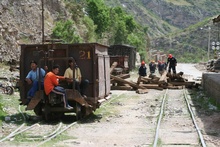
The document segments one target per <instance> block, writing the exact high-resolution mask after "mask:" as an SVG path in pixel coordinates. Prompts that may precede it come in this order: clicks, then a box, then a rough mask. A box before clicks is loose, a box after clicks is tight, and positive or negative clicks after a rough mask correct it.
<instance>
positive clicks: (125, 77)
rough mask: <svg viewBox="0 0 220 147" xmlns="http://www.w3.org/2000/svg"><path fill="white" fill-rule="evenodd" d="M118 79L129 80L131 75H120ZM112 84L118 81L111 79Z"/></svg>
mask: <svg viewBox="0 0 220 147" xmlns="http://www.w3.org/2000/svg"><path fill="white" fill-rule="evenodd" d="M117 77H120V78H122V79H127V78H130V74H121V75H118V76H117ZM111 83H117V81H115V80H114V79H111Z"/></svg>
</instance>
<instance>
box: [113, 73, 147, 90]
mask: <svg viewBox="0 0 220 147" xmlns="http://www.w3.org/2000/svg"><path fill="white" fill-rule="evenodd" d="M110 76H111V78H113V79H114V80H116V81H119V82H122V83H125V84H129V85H130V86H131V87H134V88H136V89H146V88H145V87H143V86H139V85H138V84H136V83H134V82H129V81H126V80H124V79H122V78H120V77H117V76H113V75H110Z"/></svg>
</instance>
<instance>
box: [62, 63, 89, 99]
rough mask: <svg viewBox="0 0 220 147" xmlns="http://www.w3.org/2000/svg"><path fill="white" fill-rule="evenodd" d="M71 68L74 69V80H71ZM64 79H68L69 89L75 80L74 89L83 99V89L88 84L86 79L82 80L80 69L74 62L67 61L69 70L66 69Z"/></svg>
mask: <svg viewBox="0 0 220 147" xmlns="http://www.w3.org/2000/svg"><path fill="white" fill-rule="evenodd" d="M73 68H75V78H74V79H73ZM64 77H65V78H68V79H69V88H72V82H73V80H75V89H76V90H78V91H79V92H80V94H81V95H82V96H83V97H86V95H85V89H86V87H87V86H88V84H89V81H88V80H87V79H85V80H82V75H81V71H80V68H79V67H78V66H77V64H76V62H75V60H69V68H67V69H66V71H65V73H64Z"/></svg>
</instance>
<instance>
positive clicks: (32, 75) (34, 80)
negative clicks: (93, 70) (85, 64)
mask: <svg viewBox="0 0 220 147" xmlns="http://www.w3.org/2000/svg"><path fill="white" fill-rule="evenodd" d="M68 64H69V67H68V68H67V69H66V71H65V73H64V76H58V73H59V65H54V66H53V67H52V71H50V72H48V73H46V71H45V70H46V69H47V68H45V70H44V69H42V68H38V67H37V62H36V61H31V62H30V66H31V71H29V73H28V74H27V76H26V79H25V81H26V82H27V83H28V84H32V87H31V89H30V90H29V91H28V93H27V99H28V101H27V104H28V103H29V102H30V100H31V98H33V97H34V95H35V93H36V91H37V90H39V87H40V88H41V89H44V91H45V94H46V95H49V94H50V93H51V92H53V93H55V94H58V95H62V97H63V101H64V107H65V108H66V109H73V107H71V106H70V105H69V104H68V101H67V97H66V92H65V89H64V88H63V87H61V86H59V80H66V81H67V82H68V88H72V87H73V82H75V89H76V90H78V91H79V92H80V94H81V95H82V96H83V97H84V98H85V97H86V96H85V93H84V92H85V88H86V87H87V86H88V84H89V81H88V80H87V79H85V80H82V75H81V71H80V68H79V67H78V66H77V64H76V62H75V60H69V61H68ZM74 68H75V73H74V75H75V77H74V78H73V70H74ZM39 84H40V86H39Z"/></svg>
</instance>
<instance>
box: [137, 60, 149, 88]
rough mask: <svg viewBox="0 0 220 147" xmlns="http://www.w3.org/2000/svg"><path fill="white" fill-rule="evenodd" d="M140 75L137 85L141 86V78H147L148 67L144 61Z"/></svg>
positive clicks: (139, 71) (140, 68)
mask: <svg viewBox="0 0 220 147" xmlns="http://www.w3.org/2000/svg"><path fill="white" fill-rule="evenodd" d="M138 74H139V77H138V81H137V84H140V81H141V77H145V76H147V67H146V66H145V62H144V61H142V62H141V66H140V67H139V70H138Z"/></svg>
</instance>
